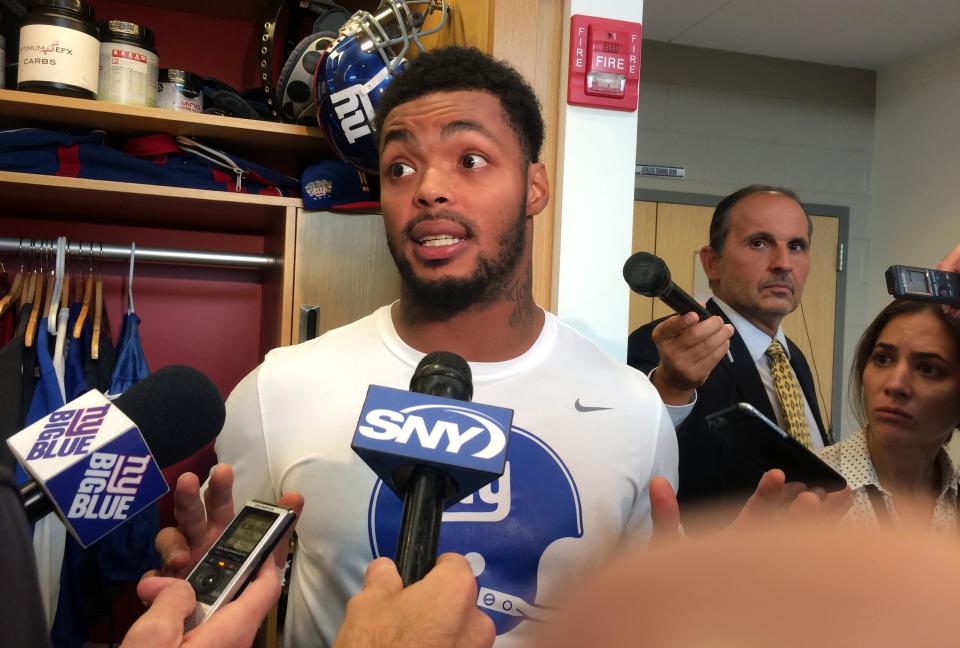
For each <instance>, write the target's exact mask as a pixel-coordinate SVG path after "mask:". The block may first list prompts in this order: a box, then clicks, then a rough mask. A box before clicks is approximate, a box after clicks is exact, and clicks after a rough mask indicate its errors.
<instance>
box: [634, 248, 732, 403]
mask: <svg viewBox="0 0 960 648" xmlns="http://www.w3.org/2000/svg"><path fill="white" fill-rule="evenodd" d="M623 278H624V279H625V280H626V282H627V284H628V285H629V286H630V289H631V290H633V291H634V292H636V293H638V294H640V295H643V296H645V297H657V298H659V299H660V300H661V301H663V302H664V303H665V304H667V305H668V306H670V307H671V308H672V309H674V310H675V311H677V313H679V314H680V316H679V317H669V318H667V319H665V320H664V321H663V322H661V323H660V324H659V325H657V327H656V328H654V330H653V334H652V336H653V342H654V344H655V345H656V346H657V352H658V354H659V356H660V363H659V365H658V366H657V368H656V369H655V370H654V372H653V373H652V374H651V381H652V382H653V385H654V387H656V388H657V391H658V392H659V393H660V397H661V398H662V399H663V401H664V402H665V403H667V404H668V405H686V404H688V403H689V402H690V400H691V399H692V398H693V393H694V391H695V390H696V389H697V388H698V387H700V386H702V385H703V383H704V382H706V380H707V377H709V375H710V372H712V371H713V369H714V367H716V365H717V363H718V362H719V361H720V359H721V358H723V356H724V354H726V356H727V358H728V359H729V360H730V362H733V357H732V356H731V355H730V351H729V348H730V342H729V341H730V338H731V336H732V335H733V327H732V326H731V325H730V324H725V323H724V321H723V319H722V318H721V317H719V316H716V315H712V314H711V313H710V312H709V311H708V310H706V309H705V308H704V307H703V306H701V305H700V304H699V303H697V301H696V300H695V299H694V298H693V297H691V296H690V295H689V294H687V293H686V292H685V291H684V290H683V289H682V288H680V287H679V286H677V285H676V284H675V283H673V281H672V280H671V279H670V270H669V269H668V268H667V265H666V264H665V263H664V262H663V260H662V259H661V258H659V257H657V256H656V255H653V254H650V253H649V252H637V253H635V254H634V255H633V256H631V257H630V258H629V259H627V261H626V263H624V265H623Z"/></svg>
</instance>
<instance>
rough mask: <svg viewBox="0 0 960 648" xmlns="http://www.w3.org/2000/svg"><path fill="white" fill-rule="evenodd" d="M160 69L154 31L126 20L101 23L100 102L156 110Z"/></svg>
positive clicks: (98, 93) (98, 96) (98, 97)
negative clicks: (154, 108)
mask: <svg viewBox="0 0 960 648" xmlns="http://www.w3.org/2000/svg"><path fill="white" fill-rule="evenodd" d="M158 69H159V65H158V61H157V49H156V47H155V46H154V39H153V32H152V31H150V30H149V29H147V28H146V27H143V26H141V25H137V24H135V23H132V22H127V21H125V20H108V21H106V22H102V23H100V82H99V85H100V89H99V91H98V92H97V99H98V100H100V101H112V102H115V103H122V104H129V105H131V106H148V107H150V108H153V107H154V106H156V105H157V71H158Z"/></svg>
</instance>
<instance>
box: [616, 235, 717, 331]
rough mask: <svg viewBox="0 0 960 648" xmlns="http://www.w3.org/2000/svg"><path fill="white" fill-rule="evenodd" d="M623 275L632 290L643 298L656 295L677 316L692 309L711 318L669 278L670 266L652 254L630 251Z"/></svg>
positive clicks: (703, 316) (701, 316) (707, 312)
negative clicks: (631, 253)
mask: <svg viewBox="0 0 960 648" xmlns="http://www.w3.org/2000/svg"><path fill="white" fill-rule="evenodd" d="M623 278H624V279H625V280H626V282H627V285H628V286H630V290H632V291H633V292H635V293H637V294H638V295H643V296H644V297H657V298H658V299H660V301H662V302H663V303H664V304H666V305H667V306H669V307H670V308H672V309H673V310H675V311H676V312H678V313H680V314H681V315H683V314H684V313H689V312H690V311H693V312H695V313H696V314H697V315H699V316H700V320H701V321H703V320H705V319H707V318H709V317H711V314H710V312H709V311H708V310H707V309H706V308H704V307H703V306H701V305H700V304H699V303H698V302H697V300H696V299H694V298H693V297H691V296H690V295H689V294H687V292H686V291H685V290H684V289H683V288H681V287H680V286H678V285H677V284H675V283H673V281H671V280H670V269H669V268H668V267H667V264H666V263H664V262H663V259H661V258H660V257H658V256H657V255H655V254H650V253H649V252H637V253H635V254H633V255H632V256H631V257H630V258H629V259H627V262H626V263H624V264H623Z"/></svg>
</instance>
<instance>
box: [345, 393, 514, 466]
mask: <svg viewBox="0 0 960 648" xmlns="http://www.w3.org/2000/svg"><path fill="white" fill-rule="evenodd" d="M458 420H459V421H461V422H462V423H464V424H465V425H466V429H461V425H459V424H458V423H457V421H458ZM364 423H366V425H360V426H358V427H357V431H359V432H360V434H362V435H363V436H365V437H367V438H370V439H375V440H378V441H395V442H396V443H400V444H407V443H409V442H410V440H411V439H412V438H413V437H414V436H415V437H416V439H417V443H418V444H419V445H420V447H421V448H423V449H425V450H436V449H437V448H438V447H439V446H440V442H441V441H442V440H444V439H446V444H445V447H444V448H443V449H444V450H446V451H447V452H449V453H452V454H459V453H460V452H461V451H464V446H466V445H467V444H468V443H470V442H471V441H474V439H477V440H480V439H483V437H482V436H481V435H483V434H484V433H486V439H487V442H486V444H485V445H484V446H483V447H482V448H480V449H478V450H476V451H474V452H470V451H469V450H466V451H464V452H465V453H469V454H470V455H471V456H473V457H476V458H477V459H491V458H493V457H496V456H497V455H499V454H500V453H501V452H503V449H504V447H505V446H506V444H507V435H506V434H505V433H504V431H503V430H502V429H500V426H499V425H498V424H497V423H496V422H495V421H494V420H493V419H491V418H490V417H489V416H487V415H485V414H483V413H481V412H477V411H476V410H472V409H469V408H466V407H457V406H455V405H414V406H411V407H405V408H403V409H402V410H400V411H399V412H397V411H394V410H389V409H373V410H370V411H369V412H367V415H366V417H365V418H364ZM478 424H479V425H478ZM477 445H478V444H477V443H474V444H472V447H476V446H477Z"/></svg>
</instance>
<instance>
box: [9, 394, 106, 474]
mask: <svg viewBox="0 0 960 648" xmlns="http://www.w3.org/2000/svg"><path fill="white" fill-rule="evenodd" d="M109 410H110V405H99V406H97V407H86V408H83V407H81V408H80V409H75V410H57V411H56V412H54V413H53V414H51V415H50V417H49V418H48V419H47V423H46V424H45V425H44V426H43V430H41V432H40V434H39V435H38V436H37V440H36V442H34V444H33V447H32V448H30V452H28V453H27V461H32V460H34V459H50V458H51V457H70V456H73V455H82V454H84V453H86V452H87V451H88V450H89V445H90V442H91V441H92V440H93V438H94V437H95V436H96V435H97V432H99V431H100V426H101V425H103V419H104V417H106V415H107V412H108V411H109Z"/></svg>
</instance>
